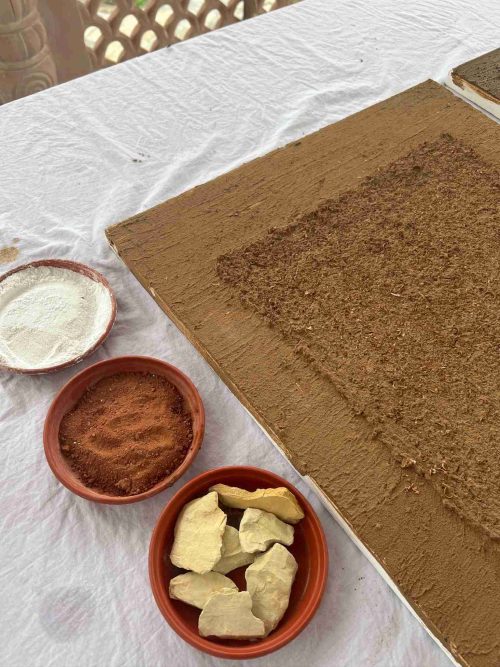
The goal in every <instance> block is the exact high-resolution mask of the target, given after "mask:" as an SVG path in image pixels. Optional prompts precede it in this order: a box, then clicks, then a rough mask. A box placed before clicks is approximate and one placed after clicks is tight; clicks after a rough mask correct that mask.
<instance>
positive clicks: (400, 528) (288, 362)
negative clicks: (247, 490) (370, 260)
mask: <svg viewBox="0 0 500 667" xmlns="http://www.w3.org/2000/svg"><path fill="white" fill-rule="evenodd" d="M443 132H448V133H449V134H450V135H452V136H453V137H455V138H457V139H461V140H464V141H466V143H467V144H469V145H471V146H473V147H474V149H475V151H477V153H478V155H479V156H480V157H481V158H482V159H485V160H487V161H488V162H491V163H493V164H495V166H496V167H497V168H498V166H499V163H500V151H499V135H498V132H499V129H498V126H497V125H496V124H495V123H493V122H492V121H490V120H489V119H488V118H486V117H484V116H483V115H482V114H481V113H479V112H477V111H475V110H474V109H472V108H471V107H470V106H468V105H466V104H465V103H463V102H462V101H460V100H458V99H457V98H455V97H454V96H453V95H452V94H451V93H449V92H447V91H446V90H444V89H443V88H441V87H440V86H438V85H437V84H434V83H432V82H426V83H424V84H421V85H420V86H417V87H415V88H413V89H410V90H408V91H406V92H405V93H402V94H401V95H398V96H396V97H394V98H391V99H389V100H387V101H385V102H382V103H380V104H378V105H376V106H374V107H371V108H370V109H367V110H365V111H363V112H361V113H359V114H356V115H354V116H352V117H350V118H347V119H345V120H343V121H341V122H339V123H337V124H334V125H331V126H329V127H326V128H324V129H323V130H321V131H319V132H317V133H315V134H313V135H310V136H308V137H306V138H304V139H302V140H301V141H298V142H295V143H293V144H290V145H289V146H287V147H285V148H283V149H280V150H277V151H275V152H273V153H271V154H269V155H267V156H265V157H263V158H261V159H258V160H255V161H253V162H251V163H249V164H247V165H244V166H242V167H240V168H239V169H236V170H235V171H233V172H231V173H229V174H226V175H224V176H221V177H220V178H218V179H216V180H214V181H212V182H210V183H208V184H206V185H203V186H200V187H198V188H195V189H193V190H191V191H189V192H186V193H184V194H183V195H181V196H179V197H177V198H175V199H172V200H170V201H168V202H166V203H165V204H162V205H160V206H158V207H156V208H154V209H152V210H150V211H147V212H145V213H141V214H139V215H137V216H135V217H134V218H132V219H131V220H129V221H127V222H125V223H122V224H121V225H118V226H116V227H114V228H111V229H110V230H108V237H109V239H110V241H111V243H112V245H113V246H114V248H115V249H116V250H117V252H118V253H119V254H120V256H121V257H122V258H123V259H124V261H125V262H126V263H127V265H128V266H129V267H130V268H131V269H132V271H133V272H134V274H135V275H136V276H137V278H138V279H139V280H140V281H141V283H142V284H143V285H144V287H145V288H146V289H148V290H149V291H150V292H151V293H152V294H153V295H154V296H155V298H156V300H157V301H158V303H159V304H160V305H161V306H162V308H164V310H165V311H166V312H167V313H168V314H169V316H170V317H171V318H172V319H173V320H174V321H175V322H176V323H177V325H178V326H179V328H180V329H181V330H182V331H183V332H184V333H185V334H186V335H187V336H188V337H189V338H190V339H191V340H192V341H193V343H194V344H195V345H196V346H197V348H198V349H199V350H200V351H201V352H202V353H203V354H204V355H205V357H206V358H207V360H208V361H209V362H210V363H211V364H212V365H213V367H214V368H215V369H216V371H217V372H218V373H219V374H220V375H221V377H222V378H223V380H224V381H225V382H226V383H227V384H228V385H229V387H230V388H231V389H232V390H233V391H234V392H235V394H236V395H237V396H238V398H239V399H240V400H241V401H242V403H243V404H244V405H245V406H246V407H247V408H248V409H249V410H250V411H251V412H252V414H253V415H254V416H255V417H256V419H257V420H258V421H259V422H260V423H261V424H262V425H263V427H264V428H265V429H266V430H267V432H268V433H269V434H270V435H271V437H272V438H273V440H274V441H275V442H277V444H278V445H279V446H280V447H281V448H282V450H283V451H284V452H285V453H286V455H287V456H288V457H289V459H290V460H291V462H292V463H293V465H294V466H295V467H296V468H297V469H298V470H299V471H300V472H301V473H303V474H309V475H310V476H311V477H312V478H313V479H314V481H315V482H316V483H317V484H318V485H319V486H320V487H321V489H322V490H323V491H324V492H325V494H326V495H327V496H328V498H329V499H330V500H331V502H332V504H333V505H334V506H335V507H336V508H337V509H338V510H339V512H340V513H341V514H342V516H343V517H344V518H345V520H346V521H347V522H348V524H349V525H350V526H351V527H352V528H353V530H354V532H355V533H356V534H357V535H358V537H359V538H360V539H361V540H362V541H363V542H364V544H365V545H366V546H367V547H368V548H369V549H370V551H371V552H372V553H373V554H374V556H375V557H376V558H377V559H378V561H379V562H380V563H381V564H382V566H383V567H384V568H385V569H386V571H387V572H388V573H389V575H390V576H391V578H392V579H393V581H394V582H395V584H396V585H397V586H398V587H399V589H400V590H401V592H402V593H403V594H404V595H405V596H406V598H407V599H408V601H409V602H410V604H411V605H412V606H413V608H414V609H415V611H416V612H417V613H418V614H419V615H420V617H421V618H422V619H423V620H424V622H425V623H426V624H427V625H428V626H429V628H430V629H431V630H432V631H433V632H434V633H435V634H436V635H437V636H438V637H439V638H440V639H441V640H442V641H443V642H444V643H445V644H446V646H447V647H448V648H449V649H450V650H452V651H453V653H454V654H455V655H456V656H457V658H459V659H460V660H461V661H462V663H463V664H468V665H471V666H473V667H498V665H499V664H500V638H499V636H498V627H500V549H499V544H498V543H495V542H494V541H492V540H491V539H489V538H488V537H485V536H484V535H482V534H481V532H480V531H478V530H477V529H475V528H474V527H473V526H471V525H470V524H467V523H466V522H464V520H463V519H462V518H460V517H459V516H458V515H457V513H456V512H453V511H451V510H450V509H447V508H446V507H445V506H444V505H443V503H442V500H441V497H440V495H439V494H438V493H437V492H436V490H435V489H434V488H433V487H432V485H430V484H422V483H421V478H420V476H419V475H418V474H417V473H416V472H415V471H414V470H412V469H411V468H401V465H400V464H397V463H395V462H394V459H393V457H392V454H391V452H390V450H389V448H387V447H386V446H385V445H384V444H383V443H382V442H381V441H380V440H379V439H378V438H376V437H375V436H374V432H373V428H372V427H371V426H370V424H369V423H368V422H367V420H366V419H364V418H363V417H362V416H359V415H356V414H355V412H354V410H353V409H352V407H350V406H349V404H348V403H347V401H346V400H345V399H344V398H342V396H341V395H340V393H339V392H338V391H337V390H336V389H335V387H334V385H333V383H332V382H331V381H329V380H328V378H327V377H325V375H323V374H321V373H319V372H318V371H317V370H316V368H315V367H314V366H313V365H312V364H311V363H309V362H308V361H307V359H306V358H305V357H304V356H301V355H298V354H296V352H295V350H294V346H293V345H292V344H290V343H289V342H287V341H286V340H284V338H283V336H282V335H281V334H280V333H279V332H278V331H277V330H275V329H272V328H271V327H269V325H268V324H267V323H265V322H264V320H263V318H262V317H261V316H259V315H258V314H256V313H253V312H252V311H250V310H249V309H245V308H244V307H243V306H242V305H241V302H240V300H239V299H238V298H237V297H235V295H234V291H233V290H232V289H231V288H230V287H228V286H227V285H225V284H223V283H222V281H221V280H220V278H219V277H218V276H217V273H216V262H217V258H218V257H219V256H220V255H221V254H225V253H230V252H232V251H234V250H237V249H240V248H242V247H244V246H246V245H249V244H250V243H253V242H255V241H257V240H259V239H261V238H262V237H263V236H264V235H265V234H266V233H267V232H268V231H269V230H270V229H271V228H272V227H275V228H280V227H284V226H286V225H288V224H289V223H290V222H291V221H292V220H293V219H294V218H295V217H296V216H298V215H301V214H304V213H307V212H310V211H313V210H315V209H316V208H318V206H319V205H320V204H322V203H324V201H325V200H327V199H331V198H333V197H335V196H336V195H337V194H339V193H341V192H344V191H347V190H350V189H353V188H355V187H356V186H358V185H359V183H360V182H361V181H362V179H363V178H364V177H366V176H367V175H370V174H373V173H374V172H375V171H376V170H377V169H378V168H380V167H382V168H383V167H385V166H387V165H388V164H390V163H391V162H393V161H394V160H397V159H400V158H402V157H403V156H405V155H407V154H408V153H409V152H410V151H411V150H412V149H415V148H416V147H418V146H421V145H422V143H424V142H426V141H427V142H432V141H435V140H437V139H439V137H440V136H441V135H442V133H443ZM494 463H495V462H492V464H494ZM411 484H419V487H420V488H419V490H420V493H419V494H416V493H411V492H408V490H407V488H408V486H410V485H411Z"/></svg>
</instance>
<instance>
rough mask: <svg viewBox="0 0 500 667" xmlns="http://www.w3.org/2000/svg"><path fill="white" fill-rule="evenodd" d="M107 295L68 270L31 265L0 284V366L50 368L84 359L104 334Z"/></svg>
mask: <svg viewBox="0 0 500 667" xmlns="http://www.w3.org/2000/svg"><path fill="white" fill-rule="evenodd" d="M111 312H112V301H111V296H110V294H109V291H108V290H107V289H106V288H105V287H104V285H101V283H97V282H95V281H94V280H92V279H90V278H88V277H87V276H83V275H81V274H80V273H76V272H75V271H70V270H69V269H62V268H58V267H54V266H33V267H29V268H27V269H25V270H24V271H19V272H17V273H14V274H12V275H11V276H9V277H8V278H6V279H5V280H4V281H2V282H1V283H0V362H1V363H3V364H6V365H7V366H11V367H15V368H33V369H37V368H49V367H52V366H57V365H58V364H63V363H65V362H66V361H70V360H71V359H74V358H77V357H80V356H82V355H83V354H84V353H85V352H86V351H87V350H88V349H89V348H90V347H92V346H93V345H94V344H95V343H96V342H97V340H98V339H99V338H100V336H101V335H102V334H103V333H104V331H105V330H106V327H107V325H108V323H109V319H110V317H111Z"/></svg>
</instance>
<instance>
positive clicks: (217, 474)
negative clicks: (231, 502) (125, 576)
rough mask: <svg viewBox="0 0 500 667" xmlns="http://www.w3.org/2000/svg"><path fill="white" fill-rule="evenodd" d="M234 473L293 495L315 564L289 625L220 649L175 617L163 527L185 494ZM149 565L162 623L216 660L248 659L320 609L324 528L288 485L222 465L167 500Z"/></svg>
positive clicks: (264, 473) (278, 644)
mask: <svg viewBox="0 0 500 667" xmlns="http://www.w3.org/2000/svg"><path fill="white" fill-rule="evenodd" d="M235 474H236V475H237V474H243V475H248V476H249V477H250V476H252V475H253V476H254V477H255V480H256V481H257V485H258V486H260V487H262V485H263V484H270V485H276V486H285V487H286V488H288V489H289V490H290V491H292V493H293V494H294V495H295V496H296V498H297V500H298V501H299V503H300V505H301V506H302V508H303V509H304V511H305V514H306V516H307V517H308V521H309V522H310V523H311V525H312V528H313V534H314V539H315V544H314V553H315V559H316V560H315V563H314V565H315V567H314V575H313V576H314V580H313V585H312V589H311V591H310V592H309V593H308V599H307V604H306V606H305V608H304V609H303V610H302V612H301V613H300V614H299V615H298V617H297V618H296V619H295V621H294V622H293V623H292V624H291V625H290V626H289V627H287V628H282V629H281V630H280V627H279V625H278V627H277V628H276V630H275V631H274V632H273V633H271V634H270V635H268V636H267V637H264V638H263V639H261V640H259V641H256V642H255V643H252V644H246V645H244V646H233V645H227V646H225V645H224V644H222V643H219V642H218V643H214V642H211V641H210V640H208V639H206V638H205V637H201V636H200V635H198V634H197V633H196V632H193V631H192V630H191V629H189V628H188V627H187V625H186V624H185V622H184V621H182V620H180V619H179V615H178V613H177V612H176V610H175V606H174V604H173V603H172V600H171V599H170V597H169V595H168V591H167V590H166V589H167V586H166V585H165V575H164V570H163V559H164V557H165V548H164V544H165V536H166V534H167V530H166V528H165V527H164V526H165V525H168V524H169V523H171V521H170V519H171V516H172V515H174V519H176V518H177V516H178V514H179V512H180V510H181V509H182V507H183V506H184V505H185V503H186V502H189V500H190V499H191V498H190V495H191V493H192V491H193V490H194V489H197V490H198V489H199V491H200V493H202V492H203V489H204V490H205V491H208V488H209V487H210V486H212V485H213V484H217V483H224V480H227V478H228V477H231V476H232V475H235ZM259 480H260V481H259ZM174 522H175V521H174ZM311 548H312V547H311ZM148 565H149V580H150V583H151V589H152V591H153V596H154V599H155V601H156V604H157V606H158V608H159V610H160V611H161V613H162V615H163V617H164V618H165V620H166V621H167V623H168V624H169V625H170V627H171V628H173V630H175V632H176V633H177V634H178V635H179V636H180V637H182V639H184V640H185V641H186V642H188V644H191V646H194V648H196V649H198V650H199V651H202V652H204V653H208V654H209V655H213V656H216V657H218V658H225V659H232V660H250V659H252V658H259V657H262V656H264V655H268V654H269V653H272V652H274V651H277V650H278V649H280V648H282V647H283V646H285V645H286V644H288V643H289V642H291V641H292V640H293V639H295V637H297V635H299V634H300V633H301V632H302V630H304V628H305V627H306V626H307V625H308V624H309V622H310V621H311V620H312V618H313V616H314V614H315V613H316V611H317V609H318V607H319V605H320V602H321V598H322V597H323V593H324V591H325V587H326V580H327V578H328V547H327V543H326V537H325V533H324V531H323V527H322V525H321V522H320V520H319V518H318V516H317V514H316V512H315V511H314V509H313V507H312V505H311V504H310V503H309V501H308V500H307V499H306V498H305V497H304V496H303V495H302V493H301V492H300V491H299V490H298V489H297V488H296V487H295V486H294V485H293V484H291V483H290V482H288V481H287V480H286V479H284V478H283V477H280V476H279V475H276V474H275V473H273V472H271V471H269V470H265V469H264V468H256V467H254V466H224V467H221V468H212V469H210V470H207V471H206V472H203V473H201V474H200V475H197V476H196V477H193V478H192V479H191V480H189V481H188V482H186V483H185V484H184V485H183V486H182V487H181V488H180V489H179V491H177V493H176V494H175V495H174V496H172V498H171V499H170V500H169V502H168V503H167V505H166V506H165V508H164V509H163V511H162V513H161V514H160V516H159V517H158V520H157V522H156V525H155V527H154V530H153V533H152V536H151V542H150V546H149V558H148ZM275 633H276V634H275Z"/></svg>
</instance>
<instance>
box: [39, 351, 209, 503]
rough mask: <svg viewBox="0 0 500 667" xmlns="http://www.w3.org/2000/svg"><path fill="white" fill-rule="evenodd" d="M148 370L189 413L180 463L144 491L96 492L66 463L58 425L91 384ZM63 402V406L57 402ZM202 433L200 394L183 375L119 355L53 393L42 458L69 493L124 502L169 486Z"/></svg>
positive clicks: (147, 360) (184, 467) (189, 458)
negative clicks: (189, 423)
mask: <svg viewBox="0 0 500 667" xmlns="http://www.w3.org/2000/svg"><path fill="white" fill-rule="evenodd" d="M127 372H139V373H140V372H142V373H144V372H149V373H156V374H158V375H162V376H163V377H165V378H166V379H167V380H168V381H169V382H171V383H172V384H173V385H174V386H175V387H176V388H177V389H178V391H179V392H180V394H181V395H182V397H183V398H184V401H185V403H186V405H187V407H188V409H189V411H190V413H191V417H192V430H193V439H192V441H191V445H190V446H189V449H188V451H187V454H186V456H185V457H184V459H183V460H182V462H181V464H180V465H179V466H178V467H177V468H176V469H175V470H174V471H173V472H172V473H171V474H170V475H168V476H167V477H165V478H164V479H162V480H160V481H159V482H158V483H157V484H155V485H154V486H152V487H151V488H150V489H148V490H147V491H143V492H142V493H137V494H135V495H131V496H115V495H108V494H105V493H100V492H99V491H95V490H94V489H92V488H90V487H88V486H86V485H85V484H84V483H83V482H82V481H81V480H80V479H79V478H78V477H77V475H76V474H75V473H74V472H73V471H72V469H71V467H70V466H69V464H68V463H67V462H66V460H65V458H64V456H63V454H62V452H61V448H60V444H59V427H60V423H61V420H62V418H63V416H64V415H65V414H67V412H68V411H69V410H71V408H72V407H73V406H74V405H75V404H76V403H77V401H78V400H79V399H80V398H81V396H82V395H83V394H84V392H85V391H86V390H87V389H88V387H90V386H91V385H92V384H95V383H96V382H98V381H99V380H101V379H102V378H104V377H109V376H110V375H115V374H116V373H127ZM62 403H66V405H65V406H64V408H61V404H62ZM204 434H205V408H204V406H203V401H202V399H201V396H200V394H199V392H198V390H197V388H196V387H195V385H194V384H193V382H192V381H191V379H190V378H188V376H187V375H185V374H184V373H183V372H182V371H180V370H179V369H178V368H176V367H175V366H172V364H169V363H168V362H166V361H163V360H161V359H156V358H154V357H147V356H136V355H130V356H122V357H113V358H111V359H106V360H105V361H99V362H98V363H96V364H93V365H92V366H89V367H88V368H86V369H84V370H83V371H81V372H80V373H77V375H75V376H73V377H72V378H71V380H69V381H68V382H67V383H66V384H65V385H64V386H63V387H62V389H60V391H59V392H58V393H57V394H56V396H55V397H54V399H53V400H52V403H51V404H50V407H49V410H48V412H47V416H46V418H45V424H44V429H43V446H44V451H45V458H46V459H47V463H48V464H49V466H50V469H51V470H52V472H53V474H54V475H55V477H57V479H58V480H59V481H60V482H61V484H63V486H65V487H66V488H67V489H69V490H70V491H71V492H72V493H75V494H76V495H78V496H80V497H82V498H85V499H86V500H91V501H93V502H96V503H103V504H108V505H126V504H129V503H137V502H139V501H141V500H145V499H146V498H151V497H152V496H155V495H156V494H157V493H161V492H162V491H164V490H165V489H167V488H168V487H170V486H172V484H174V483H175V482H176V481H177V480H178V479H179V477H181V476H182V475H183V474H184V473H185V472H186V470H187V469H188V468H189V466H190V465H191V463H192V462H193V461H194V459H195V457H196V455H197V454H198V452H199V450H200V447H201V444H202V442H203V436H204Z"/></svg>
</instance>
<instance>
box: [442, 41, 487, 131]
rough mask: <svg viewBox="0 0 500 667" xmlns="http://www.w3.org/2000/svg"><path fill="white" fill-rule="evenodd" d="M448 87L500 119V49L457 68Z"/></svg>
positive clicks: (449, 80) (447, 81)
mask: <svg viewBox="0 0 500 667" xmlns="http://www.w3.org/2000/svg"><path fill="white" fill-rule="evenodd" d="M446 85H447V86H448V87H449V88H450V89H451V90H453V91H454V92H457V93H459V94H460V95H463V96H464V97H465V98H466V99H468V100H470V101H471V102H474V104H477V105H478V106H479V107H480V108H482V109H484V110H485V111H488V112H489V113H491V114H492V115H493V116H495V118H498V119H500V97H499V93H500V49H496V50H495V51H490V52H489V53H485V54H484V55H483V56H480V57H479V58H474V60H470V61H469V62H466V63H463V65H459V66H458V67H455V68H454V69H453V70H452V71H451V72H450V74H449V75H448V78H447V80H446Z"/></svg>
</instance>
